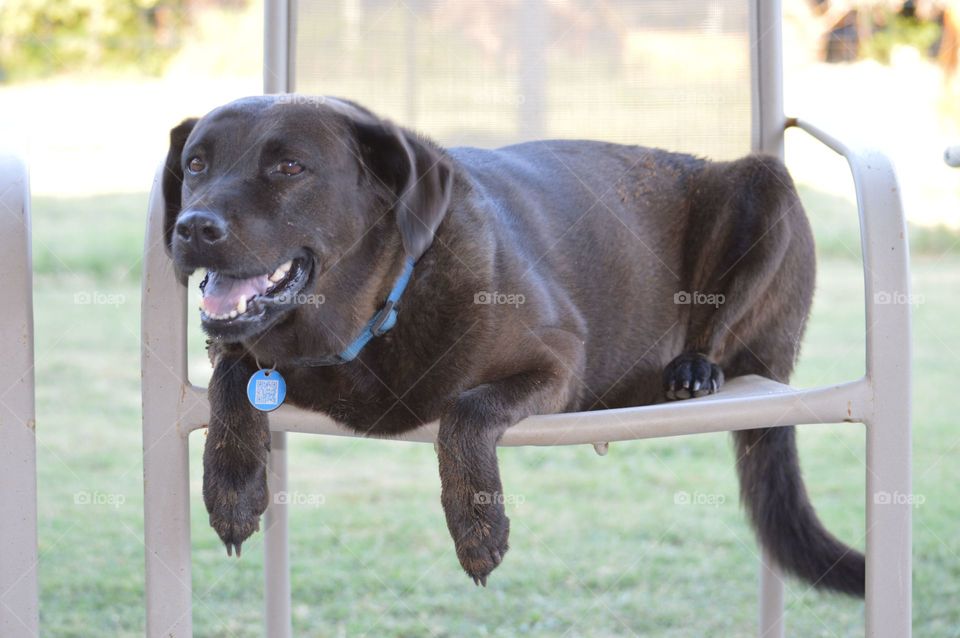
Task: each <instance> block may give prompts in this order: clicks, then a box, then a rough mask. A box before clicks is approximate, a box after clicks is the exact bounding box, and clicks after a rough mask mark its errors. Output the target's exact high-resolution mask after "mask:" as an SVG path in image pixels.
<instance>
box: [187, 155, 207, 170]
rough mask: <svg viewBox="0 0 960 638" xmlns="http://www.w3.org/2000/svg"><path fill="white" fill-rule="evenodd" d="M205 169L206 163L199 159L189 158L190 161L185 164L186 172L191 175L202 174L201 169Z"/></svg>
mask: <svg viewBox="0 0 960 638" xmlns="http://www.w3.org/2000/svg"><path fill="white" fill-rule="evenodd" d="M206 167H207V164H206V162H204V161H203V160H202V159H200V158H199V157H191V158H190V161H189V162H187V170H188V171H190V172H191V173H202V172H203V169H205V168H206Z"/></svg>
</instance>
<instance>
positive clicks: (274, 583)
mask: <svg viewBox="0 0 960 638" xmlns="http://www.w3.org/2000/svg"><path fill="white" fill-rule="evenodd" d="M267 475H268V479H267V480H268V484H269V487H270V505H269V506H268V507H267V512H266V514H265V515H264V539H263V544H264V558H263V570H264V588H265V592H264V593H265V595H266V605H265V609H264V613H265V616H266V630H267V636H268V638H290V636H291V635H292V633H293V631H292V627H291V622H290V549H289V546H288V535H287V514H288V511H287V510H288V507H289V500H288V499H287V498H286V497H280V496H279V495H280V494H282V493H286V492H287V434H286V432H271V433H270V468H269V471H268V473H267Z"/></svg>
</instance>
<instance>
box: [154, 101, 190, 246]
mask: <svg viewBox="0 0 960 638" xmlns="http://www.w3.org/2000/svg"><path fill="white" fill-rule="evenodd" d="M196 124H197V118H195V117H193V118H190V119H187V120H184V121H182V122H180V124H178V125H177V126H175V127H174V128H173V129H172V130H171V131H170V150H169V151H167V161H166V163H165V165H164V170H163V180H162V182H161V184H162V190H163V202H164V215H163V244H164V246H165V247H166V249H167V254H168V255H172V253H173V227H174V225H176V223H177V215H179V214H180V206H181V191H182V189H183V164H182V161H181V158H180V156H181V155H182V154H183V146H184V144H186V143H187V137H189V136H190V131H192V130H193V127H194V126H196Z"/></svg>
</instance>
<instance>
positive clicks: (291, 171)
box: [277, 160, 303, 176]
mask: <svg viewBox="0 0 960 638" xmlns="http://www.w3.org/2000/svg"><path fill="white" fill-rule="evenodd" d="M277 172H278V173H283V174H284V175H289V176H293V175H299V174H300V173H302V172H303V164H301V163H300V162H298V161H296V160H283V161H282V162H280V163H279V164H278V165H277Z"/></svg>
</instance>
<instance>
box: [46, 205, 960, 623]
mask: <svg viewBox="0 0 960 638" xmlns="http://www.w3.org/2000/svg"><path fill="white" fill-rule="evenodd" d="M804 198H805V201H806V202H807V204H808V208H810V210H811V217H812V218H813V220H814V225H815V229H816V232H817V235H818V240H819V242H820V246H821V262H820V273H819V289H818V292H817V298H816V304H815V308H814V313H813V317H812V320H811V323H810V327H809V331H808V335H807V339H806V342H805V345H804V352H803V356H802V359H801V362H800V366H799V369H798V371H797V375H796V378H795V382H796V383H797V384H799V385H804V386H809V385H815V384H822V383H830V382H834V381H841V380H845V379H849V378H853V377H856V376H858V375H859V374H861V373H862V371H863V359H864V350H863V291H862V274H861V272H860V269H859V266H858V263H857V261H856V258H855V256H856V255H857V254H858V250H859V249H858V246H859V242H858V240H857V236H856V226H855V221H854V218H853V217H852V215H853V213H852V211H853V209H852V207H851V205H850V204H849V202H845V201H844V200H834V199H833V198H830V197H827V196H824V195H821V194H819V193H816V192H814V191H811V190H809V189H805V190H804ZM144 209H145V196H144V195H129V196H127V195H124V196H110V197H98V198H91V199H86V200H59V201H58V200H49V199H38V200H37V201H35V204H34V231H35V258H36V262H37V264H36V265H37V273H38V274H37V275H36V278H35V304H36V330H37V383H38V386H37V411H38V419H37V439H38V446H39V447H38V455H39V472H40V476H39V486H40V551H41V563H40V579H41V589H42V592H41V594H42V603H41V623H42V629H43V633H44V635H47V636H94V635H104V636H137V635H142V634H143V630H144V611H143V584H142V583H143V551H144V548H143V545H142V542H141V541H142V537H143V520H142V504H143V499H142V463H141V443H140V396H139V391H140V376H139V345H138V342H139V293H138V283H137V277H138V274H139V256H140V252H141V249H142V226H143V214H142V211H143V210H144ZM924 252H926V253H927V254H921V255H920V256H918V257H916V258H915V263H914V281H915V292H916V293H917V294H918V295H921V296H922V298H923V303H922V304H919V305H917V307H916V309H915V323H914V326H915V373H916V380H915V386H914V387H915V392H914V394H915V398H914V413H915V431H916V435H915V445H914V450H915V458H914V467H915V483H916V484H915V491H916V493H918V494H921V495H923V496H924V497H925V499H926V501H925V502H924V504H923V505H922V506H920V507H918V508H917V510H916V522H915V526H914V557H915V574H914V597H915V598H914V608H915V630H916V634H917V635H918V636H957V635H958V634H957V627H960V609H958V608H957V606H956V604H955V602H956V600H957V599H958V597H960V540H958V539H957V536H956V534H955V532H956V521H957V520H958V517H960V484H958V482H957V481H956V477H955V471H953V468H954V467H955V463H954V459H953V456H954V455H955V454H956V453H957V449H958V447H960V435H958V434H957V432H956V427H955V415H956V414H957V412H958V408H960V405H958V400H957V398H956V397H957V394H956V392H955V389H954V385H955V382H954V380H953V376H952V373H953V368H954V366H955V363H954V362H955V360H956V354H957V353H956V351H957V350H958V349H960V348H958V346H957V344H958V343H960V326H958V324H957V323H956V322H955V321H953V320H951V319H950V317H953V316H955V315H956V314H957V313H958V312H960V301H958V300H957V297H956V295H953V294H951V291H956V290H960V257H958V256H956V255H955V254H948V255H946V256H943V257H937V256H936V254H935V253H933V252H932V251H930V250H927V251H924ZM78 295H80V296H78ZM83 295H88V296H89V298H91V299H97V300H101V301H103V302H104V303H95V304H82V303H78V300H79V301H82V300H83V299H84V298H85V297H84V296H83ZM194 350H198V349H197V348H194ZM194 355H195V357H194V360H195V361H197V362H200V361H202V353H201V352H199V351H197V352H194ZM196 365H197V366H199V365H200V364H199V363H197V364H196ZM800 444H801V455H802V459H803V465H804V471H805V475H806V477H807V484H808V487H809V490H810V493H811V496H812V498H813V500H814V502H815V503H816V505H817V508H818V511H819V512H820V514H821V516H822V517H823V518H824V519H825V521H826V523H827V524H828V526H829V527H830V529H831V530H833V531H835V532H836V533H837V534H838V535H839V536H840V537H841V538H843V539H844V540H846V541H848V542H850V543H853V544H855V545H857V546H859V547H862V546H863V541H862V530H863V520H864V508H863V501H864V499H863V475H864V445H863V431H862V428H861V427H860V426H858V425H849V424H848V425H825V426H817V427H811V428H805V429H803V430H802V433H801V436H800ZM201 448H202V434H197V435H194V439H193V456H192V462H193V472H192V476H191V481H192V491H193V495H194V498H193V539H194V548H193V549H194V552H193V556H194V582H193V586H194V600H195V607H194V621H195V628H196V634H197V635H198V636H256V635H259V634H260V632H261V600H262V594H263V591H262V590H263V586H262V579H261V571H260V570H261V567H262V553H261V543H262V535H257V536H255V537H254V538H253V539H251V540H250V541H249V542H248V543H247V544H246V546H245V549H244V555H243V558H242V559H241V560H239V561H238V560H236V559H228V558H227V557H226V554H225V552H224V550H223V547H222V546H221V545H220V543H219V541H218V540H217V538H216V536H215V534H214V533H213V531H212V530H210V529H209V528H208V527H207V524H206V516H205V512H204V510H203V506H202V502H201V499H200V478H201V477H200V471H199V468H200V462H199V461H200V451H201ZM290 448H291V452H290V456H291V458H290V467H291V491H293V492H294V493H297V494H300V495H303V496H304V497H305V498H306V497H310V496H313V497H314V498H313V499H312V500H313V501H322V504H317V505H309V504H305V505H300V506H295V507H292V508H291V553H292V557H293V563H294V569H293V597H294V601H293V609H294V618H293V623H294V632H295V634H296V635H302V636H362V635H368V636H423V635H433V636H505V637H506V636H519V635H525V636H543V637H556V636H563V635H567V636H571V637H572V636H620V635H623V636H632V635H638V636H644V635H656V636H694V635H696V636H750V635H754V623H755V618H756V579H757V558H756V548H755V545H754V542H753V540H752V536H751V533H750V530H749V528H748V527H747V525H746V523H745V521H744V517H743V513H742V511H741V509H740V507H739V506H738V504H737V486H736V481H735V478H734V472H733V470H732V462H733V456H732V452H731V449H730V443H729V439H728V437H727V436H726V435H722V434H718V435H707V436H698V437H681V438H677V439H669V440H659V441H642V442H632V443H623V444H616V445H613V446H611V450H610V453H609V455H608V456H607V457H604V458H601V457H598V456H596V455H595V454H594V453H593V451H592V449H591V448H589V447H577V448H552V449H536V448H529V449H504V450H502V451H501V454H500V459H501V463H502V472H503V478H504V483H505V489H506V492H507V493H508V494H509V495H513V496H514V497H515V500H516V501H519V502H518V503H515V504H514V505H511V506H510V507H509V514H510V516H511V521H512V535H511V547H512V549H511V552H510V554H509V555H508V557H507V559H506V561H505V562H504V564H503V565H502V566H501V567H500V568H499V569H498V570H497V571H496V573H495V574H494V575H493V576H492V577H491V580H490V584H489V587H487V588H486V589H477V588H475V587H474V586H473V584H472V583H471V582H470V581H469V580H468V579H467V578H466V577H465V576H464V574H463V573H462V572H461V570H460V568H459V566H458V564H457V561H456V557H455V556H454V553H453V549H452V544H451V541H450V539H449V538H448V535H447V531H446V526H445V523H444V520H443V514H442V511H441V509H440V504H439V498H438V493H439V481H438V478H437V472H436V458H435V455H434V453H433V450H432V448H431V447H430V446H424V445H414V444H397V443H384V442H377V441H365V440H350V439H337V438H317V437H307V436H292V437H291V441H290ZM679 491H686V492H689V493H691V494H692V493H700V494H705V495H711V496H712V497H713V499H714V500H715V501H722V502H719V503H717V504H716V505H677V504H675V502H674V496H675V494H676V493H677V492H679ZM88 496H89V497H90V499H91V500H94V501H97V500H98V499H99V500H100V501H101V502H100V503H99V504H97V503H94V504H84V502H83V501H84V500H85V499H87V497H88ZM78 501H79V502H78ZM105 501H109V502H105ZM787 601H788V607H789V608H788V612H787V622H788V627H789V633H790V635H796V636H857V635H862V632H863V623H862V611H863V606H862V603H861V602H858V601H852V600H849V599H845V598H840V597H836V596H828V595H821V594H818V593H815V592H811V591H809V590H808V588H807V587H806V586H804V585H802V584H800V583H797V582H793V581H791V582H790V583H789V587H788V592H787Z"/></svg>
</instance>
